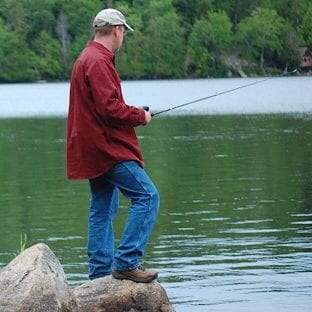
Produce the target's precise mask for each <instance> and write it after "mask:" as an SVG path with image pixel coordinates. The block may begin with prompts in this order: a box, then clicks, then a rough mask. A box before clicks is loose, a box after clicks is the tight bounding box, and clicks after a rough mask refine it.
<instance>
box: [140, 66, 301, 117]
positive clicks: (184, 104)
mask: <svg viewBox="0 0 312 312" xmlns="http://www.w3.org/2000/svg"><path fill="white" fill-rule="evenodd" d="M296 71H297V69H295V70H293V71H291V72H289V73H283V74H280V75H278V76H273V77H268V78H265V79H262V80H258V81H254V82H250V83H247V84H244V85H242V86H239V87H236V88H232V89H228V90H225V91H221V92H217V93H215V94H212V95H209V96H205V97H202V98H199V99H196V100H193V101H190V102H186V103H183V104H180V105H176V106H173V107H170V108H166V109H164V110H161V111H159V112H156V113H152V114H151V115H152V117H154V116H157V115H160V114H163V113H167V112H169V111H172V110H174V109H177V108H181V107H184V106H188V105H191V104H194V103H198V102H201V101H204V100H208V99H211V98H213V97H217V96H219V95H223V94H226V93H230V92H234V91H236V90H239V89H243V88H247V87H250V86H252V85H256V84H259V83H263V82H265V81H268V80H270V79H274V78H278V77H282V76H286V75H290V74H293V73H295V72H296ZM144 109H145V110H147V111H148V110H149V108H148V107H146V106H145V107H144Z"/></svg>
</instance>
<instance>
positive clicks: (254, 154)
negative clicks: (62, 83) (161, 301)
mask: <svg viewBox="0 0 312 312" xmlns="http://www.w3.org/2000/svg"><path fill="white" fill-rule="evenodd" d="M311 123H312V120H311V118H295V117H294V116H287V115H284V116H277V115H276V116H249V117H246V116H245V117H241V116H222V117H221V116H219V117H212V116H180V117H167V118H159V119H155V120H154V122H153V123H152V124H151V126H150V127H147V128H138V129H137V131H138V134H139V137H140V142H141V145H142V148H143V150H144V154H145V158H146V166H147V170H148V171H149V173H150V175H151V176H152V178H153V180H154V181H155V183H156V184H157V186H158V188H159V190H160V194H161V210H160V216H159V220H158V223H157V225H156V227H155V230H154V232H153V235H152V239H151V243H150V244H149V247H148V250H147V253H146V256H145V262H146V263H145V264H146V265H147V266H151V267H154V268H156V269H157V270H159V272H160V274H159V275H160V281H161V282H162V283H163V285H164V286H165V288H166V290H167V292H168V294H169V297H170V298H171V300H172V301H173V303H174V304H175V306H176V309H177V311H231V312H233V311H240V312H241V311H250V310H253V311H260V310H261V312H262V311H263V309H265V310H266V311H274V312H276V311H292V312H293V311H300V312H301V311H308V309H310V305H311V299H310V298H311V296H310V294H311V291H312V256H311V251H312V240H311V236H312V228H311V224H312V218H311V217H312V206H311V202H312V188H311V185H312V183H311V182H312V181H311V177H312V161H311V160H312V141H311V136H312V131H311ZM64 128H65V120H63V119H24V120H22V119H20V120H13V119H9V120H2V121H1V124H0V130H1V131H0V133H1V134H0V148H1V155H0V157H1V162H0V166H1V171H0V172H1V181H0V188H1V195H0V207H1V208H0V218H1V224H2V226H1V228H0V246H1V248H0V265H4V264H5V263H7V262H8V261H9V260H10V259H12V257H14V254H15V253H16V249H17V247H18V243H19V236H20V233H27V235H28V237H29V242H28V243H29V244H33V243H36V242H45V243H47V244H49V246H50V247H51V248H52V249H53V250H54V251H55V253H56V254H57V256H58V257H59V258H60V260H61V262H62V264H63V266H64V269H65V272H66V274H67V276H68V280H69V284H70V286H71V287H75V286H77V285H79V284H81V283H82V282H84V281H85V280H86V279H87V275H86V272H87V266H86V260H87V259H86V233H87V229H86V226H87V207H88V205H89V200H88V196H89V190H88V185H87V183H85V182H81V181H80V182H68V181H66V178H65V167H64ZM127 206H128V202H127V201H126V200H124V199H122V201H121V208H120V211H119V219H117V220H116V222H115V229H116V232H117V233H116V236H117V237H119V235H120V233H121V231H122V225H123V223H124V219H125V218H126V216H127Z"/></svg>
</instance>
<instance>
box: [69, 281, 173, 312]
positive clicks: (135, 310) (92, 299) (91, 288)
mask: <svg viewBox="0 0 312 312" xmlns="http://www.w3.org/2000/svg"><path fill="white" fill-rule="evenodd" d="M70 311H72V312H87V311H88V312H108V311H109V312H126V311H128V312H139V311H140V312H143V311H145V312H174V311H175V309H174V308H173V306H172V305H171V304H170V302H169V299H168V297H167V294H166V291H165V289H164V288H163V287H162V286H161V285H160V284H159V283H158V282H157V281H153V282H151V283H148V284H144V283H134V282H131V281H126V280H124V281H120V280H116V279H114V278H113V277H111V276H107V277H103V278H98V279H95V280H93V281H89V282H87V283H85V284H83V285H81V286H79V287H77V288H76V289H74V290H73V291H72V293H71V303H70Z"/></svg>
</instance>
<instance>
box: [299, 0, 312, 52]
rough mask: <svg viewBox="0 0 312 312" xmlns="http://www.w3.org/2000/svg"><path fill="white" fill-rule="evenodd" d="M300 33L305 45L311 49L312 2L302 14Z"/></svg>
mask: <svg viewBox="0 0 312 312" xmlns="http://www.w3.org/2000/svg"><path fill="white" fill-rule="evenodd" d="M301 33H302V36H303V39H304V41H305V43H306V45H307V46H308V47H309V48H310V49H312V4H311V5H310V6H309V9H308V10H307V12H306V14H305V15H304V18H303V22H302V25H301Z"/></svg>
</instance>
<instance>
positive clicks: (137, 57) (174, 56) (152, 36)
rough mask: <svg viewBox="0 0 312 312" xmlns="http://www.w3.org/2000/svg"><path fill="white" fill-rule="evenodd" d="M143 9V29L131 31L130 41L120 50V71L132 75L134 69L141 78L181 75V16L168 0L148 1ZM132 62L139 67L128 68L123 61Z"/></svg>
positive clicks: (182, 63)
mask: <svg viewBox="0 0 312 312" xmlns="http://www.w3.org/2000/svg"><path fill="white" fill-rule="evenodd" d="M146 13H147V14H146V15H145V16H143V17H142V20H143V26H142V31H138V32H137V31H136V32H135V33H134V34H133V35H132V34H130V36H129V43H126V45H125V47H124V48H123V50H122V51H123V55H120V58H119V60H120V62H119V64H120V67H119V68H120V69H121V74H122V75H127V74H126V72H128V75H129V76H131V73H132V70H134V71H135V72H136V73H137V74H139V75H140V78H169V77H182V76H183V75H184V55H185V44H184V41H183V33H182V29H181V26H180V19H179V17H178V15H177V14H176V12H175V10H174V7H173V6H172V2H171V0H164V1H161V2H160V1H157V0H153V1H150V5H149V9H148V11H147V12H146ZM143 30H144V32H143ZM122 62H123V64H122ZM132 62H135V64H136V66H138V69H134V68H133V67H132V70H129V69H130V67H128V66H126V65H127V64H130V63H132ZM129 66H131V65H129ZM127 69H128V70H127Z"/></svg>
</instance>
